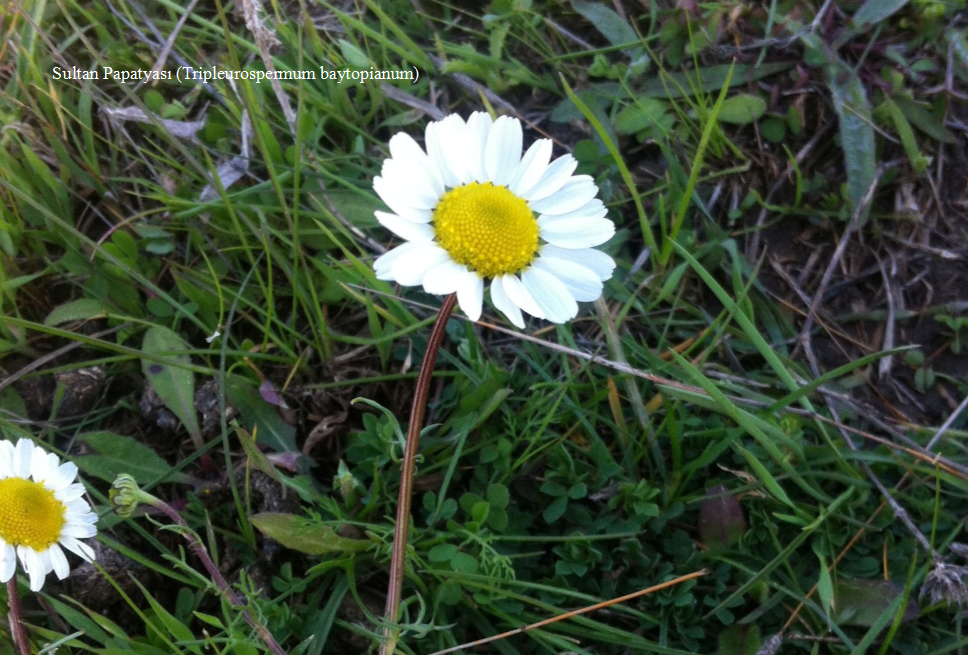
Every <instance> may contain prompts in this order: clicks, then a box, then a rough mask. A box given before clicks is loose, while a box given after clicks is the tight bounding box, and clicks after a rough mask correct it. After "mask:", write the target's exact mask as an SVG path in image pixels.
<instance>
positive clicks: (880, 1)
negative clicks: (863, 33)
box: [852, 0, 908, 30]
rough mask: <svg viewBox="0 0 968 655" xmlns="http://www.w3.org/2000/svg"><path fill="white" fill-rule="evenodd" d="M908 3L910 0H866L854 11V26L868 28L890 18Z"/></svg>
mask: <svg viewBox="0 0 968 655" xmlns="http://www.w3.org/2000/svg"><path fill="white" fill-rule="evenodd" d="M907 3H908V0H866V2H864V4H862V5H861V6H860V9H858V10H857V11H856V13H854V17H853V19H852V20H853V23H854V27H856V28H858V29H862V30H866V29H868V28H870V27H873V26H874V25H877V24H878V23H880V22H881V21H883V20H885V19H887V18H890V17H891V16H892V15H893V14H894V13H895V12H897V11H898V10H899V9H901V8H902V7H903V6H904V5H906V4H907Z"/></svg>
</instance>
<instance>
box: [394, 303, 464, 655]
mask: <svg viewBox="0 0 968 655" xmlns="http://www.w3.org/2000/svg"><path fill="white" fill-rule="evenodd" d="M456 304H457V295H456V294H453V293H452V294H451V295H449V296H447V297H446V298H444V304H443V305H441V307H440V312H439V313H438V314H437V320H436V321H435V322H434V327H433V329H431V331H430V339H429V340H428V341H427V350H426V351H425V352H424V358H423V362H422V363H421V364H420V374H419V375H418V376H417V384H416V387H415V388H414V394H413V404H412V405H411V407H410V425H409V426H408V427H407V441H406V445H405V446H404V451H403V460H402V461H401V462H400V493H399V495H398V496H397V517H396V523H395V524H394V526H393V551H392V552H391V554H390V582H389V584H388V585H387V604H386V609H385V610H384V619H385V620H386V622H387V623H389V624H390V625H388V626H387V627H385V628H384V629H383V643H382V644H381V645H380V655H391V654H392V653H393V652H394V650H396V646H397V639H399V637H400V629H399V628H397V627H395V626H394V624H395V623H396V622H397V619H398V618H399V613H400V595H401V593H402V592H403V577H404V573H405V572H406V566H407V532H408V531H409V529H410V502H411V500H412V496H413V474H414V470H415V469H416V466H417V450H418V447H419V445H420V430H421V428H423V421H424V415H425V414H426V413H427V395H428V393H429V391H430V380H431V378H432V377H433V373H434V365H435V364H436V363H437V352H438V351H439V350H440V344H441V342H442V341H443V339H444V328H446V326H447V319H448V318H450V315H451V313H452V312H453V311H454V306H455V305H456Z"/></svg>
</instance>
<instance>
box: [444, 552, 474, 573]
mask: <svg viewBox="0 0 968 655" xmlns="http://www.w3.org/2000/svg"><path fill="white" fill-rule="evenodd" d="M478 566H479V565H478V563H477V559H475V558H474V556H473V555H468V554H467V553H457V554H456V555H454V559H452V560H451V561H450V568H452V569H453V570H454V571H457V572H458V573H477V569H478Z"/></svg>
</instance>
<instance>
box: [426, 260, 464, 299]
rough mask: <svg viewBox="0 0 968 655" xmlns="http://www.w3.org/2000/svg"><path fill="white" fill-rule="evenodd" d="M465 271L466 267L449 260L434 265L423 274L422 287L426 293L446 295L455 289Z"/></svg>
mask: <svg viewBox="0 0 968 655" xmlns="http://www.w3.org/2000/svg"><path fill="white" fill-rule="evenodd" d="M465 273H467V267H466V266H464V265H462V264H458V263H457V262H455V261H453V260H451V259H450V258H448V259H447V261H445V262H443V263H441V264H438V265H437V266H434V267H433V268H431V269H430V270H428V271H427V272H426V274H424V277H423V288H424V291H426V292H427V293H436V294H438V295H442V296H445V295H448V294H451V293H454V292H455V291H457V287H458V285H459V281H460V279H461V276H463V275H464V274H465Z"/></svg>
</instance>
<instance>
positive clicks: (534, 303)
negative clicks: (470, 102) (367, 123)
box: [373, 112, 615, 328]
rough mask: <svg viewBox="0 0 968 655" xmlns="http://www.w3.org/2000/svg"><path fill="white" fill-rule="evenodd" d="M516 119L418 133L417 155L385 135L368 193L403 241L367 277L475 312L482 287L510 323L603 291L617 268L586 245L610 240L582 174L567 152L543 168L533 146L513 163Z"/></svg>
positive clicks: (566, 310)
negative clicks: (447, 298) (453, 297)
mask: <svg viewBox="0 0 968 655" xmlns="http://www.w3.org/2000/svg"><path fill="white" fill-rule="evenodd" d="M521 142H522V132H521V122H520V121H519V120H518V119H516V118H510V117H508V116H502V117H500V118H498V119H497V120H495V121H492V120H491V117H490V116H489V115H488V114H485V113H483V112H476V113H473V114H471V116H470V118H468V119H467V122H466V123H465V122H464V120H463V119H462V118H461V117H460V116H457V115H456V114H451V115H450V116H448V117H446V118H445V119H443V120H441V121H437V122H435V123H431V124H430V125H428V126H427V132H426V145H427V150H426V152H425V151H424V150H423V149H422V148H421V147H420V146H419V145H417V142H416V141H414V140H413V139H412V138H411V137H410V136H408V135H407V134H404V133H399V134H396V135H394V136H393V138H392V139H390V159H387V160H386V161H384V162H383V170H382V172H381V175H380V176H379V177H377V178H375V179H374V180H373V188H374V190H375V191H376V192H377V194H379V196H380V197H381V198H382V199H383V201H384V202H385V203H386V204H387V206H388V207H390V209H392V210H393V213H392V214H390V213H386V212H381V211H378V212H376V218H377V220H379V221H380V223H381V224H382V225H383V226H384V227H386V228H387V229H389V230H390V231H392V232H393V233H394V234H396V235H397V236H399V237H401V238H402V239H405V240H406V241H407V243H404V244H403V245H401V246H398V247H396V248H394V249H393V250H391V251H389V252H387V253H386V254H384V255H383V256H381V257H380V258H379V259H377V260H376V263H375V264H374V270H375V271H376V276H377V278H379V279H381V280H394V281H396V282H398V283H399V284H402V285H403V286H419V285H422V286H423V288H424V290H425V291H427V292H428V293H434V294H443V295H446V294H451V293H454V292H456V293H457V302H458V303H459V304H460V307H461V309H463V310H464V313H466V314H467V315H468V316H469V317H470V318H471V319H472V320H475V321H476V320H477V319H479V318H480V317H481V305H482V303H483V301H484V280H486V279H488V280H491V284H490V289H491V302H492V303H493V304H494V306H495V307H496V308H497V309H499V310H500V311H501V312H502V313H503V314H504V315H505V316H507V317H508V319H509V320H510V321H511V322H512V323H513V324H514V325H516V326H517V327H519V328H523V327H524V319H523V318H522V316H521V310H524V311H525V312H527V313H528V314H531V315H532V316H536V317H538V318H544V319H547V320H549V321H552V322H553V323H564V322H565V321H568V320H570V319H572V318H574V317H575V315H576V314H577V313H578V302H577V301H590V300H595V299H596V298H598V297H599V296H601V295H602V282H604V281H605V280H608V279H609V278H610V277H611V276H612V271H613V270H614V269H615V262H614V261H613V260H612V258H611V257H609V256H608V255H606V254H605V253H603V252H600V251H598V250H594V249H593V248H594V246H598V245H601V244H602V243H605V242H606V241H608V239H610V238H611V236H612V235H613V234H614V233H615V226H614V225H613V224H612V221H610V220H608V219H607V218H605V214H606V213H607V210H606V209H605V205H604V204H602V201H601V200H599V199H598V198H596V196H597V195H598V187H597V186H595V182H594V181H593V180H592V178H591V177H590V176H588V175H573V174H572V173H574V171H575V167H576V166H577V165H578V162H577V161H575V158H574V157H572V156H571V155H564V156H562V157H559V158H558V159H556V160H554V161H551V141H550V140H549V139H539V140H538V141H535V142H534V143H533V144H532V145H531V147H529V148H528V150H527V152H525V153H524V156H523V157H522V156H521V147H522V146H521Z"/></svg>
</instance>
